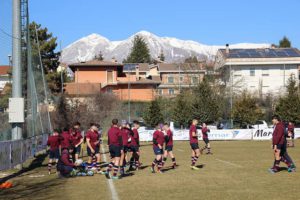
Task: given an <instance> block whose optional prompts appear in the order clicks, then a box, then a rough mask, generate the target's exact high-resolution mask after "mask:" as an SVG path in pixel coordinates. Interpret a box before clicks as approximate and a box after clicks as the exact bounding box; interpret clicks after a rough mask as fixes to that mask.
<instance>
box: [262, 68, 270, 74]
mask: <svg viewBox="0 0 300 200" xmlns="http://www.w3.org/2000/svg"><path fill="white" fill-rule="evenodd" d="M262 76H269V68H263V69H262Z"/></svg>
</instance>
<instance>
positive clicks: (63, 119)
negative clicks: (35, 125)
mask: <svg viewBox="0 0 300 200" xmlns="http://www.w3.org/2000/svg"><path fill="white" fill-rule="evenodd" d="M69 112H70V108H69V107H68V103H67V100H66V97H65V96H64V95H61V96H60V97H59V101H58V103H57V108H56V110H55V113H53V115H54V117H52V123H53V124H54V128H56V129H63V128H69V125H70V121H69Z"/></svg>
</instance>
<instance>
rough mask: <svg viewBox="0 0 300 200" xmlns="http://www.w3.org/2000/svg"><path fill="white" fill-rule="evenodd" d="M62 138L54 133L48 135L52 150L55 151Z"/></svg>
mask: <svg viewBox="0 0 300 200" xmlns="http://www.w3.org/2000/svg"><path fill="white" fill-rule="evenodd" d="M59 143H60V139H59V136H58V135H52V136H49V137H48V141H47V145H48V146H50V151H54V150H56V149H58V148H59Z"/></svg>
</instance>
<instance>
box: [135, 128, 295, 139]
mask: <svg viewBox="0 0 300 200" xmlns="http://www.w3.org/2000/svg"><path fill="white" fill-rule="evenodd" d="M153 132H154V130H143V131H139V135H140V140H141V141H152V135H153ZM272 133H273V129H224V130H211V131H210V133H208V138H209V139H210V140H270V139H271V138H272ZM198 135H199V140H202V134H201V130H198ZM295 138H300V128H296V129H295ZM173 139H174V140H189V130H176V129H175V130H174V131H173Z"/></svg>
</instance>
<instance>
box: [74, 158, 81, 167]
mask: <svg viewBox="0 0 300 200" xmlns="http://www.w3.org/2000/svg"><path fill="white" fill-rule="evenodd" d="M82 163H83V160H82V159H78V160H76V161H75V165H77V166H79V165H81V164H82Z"/></svg>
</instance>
